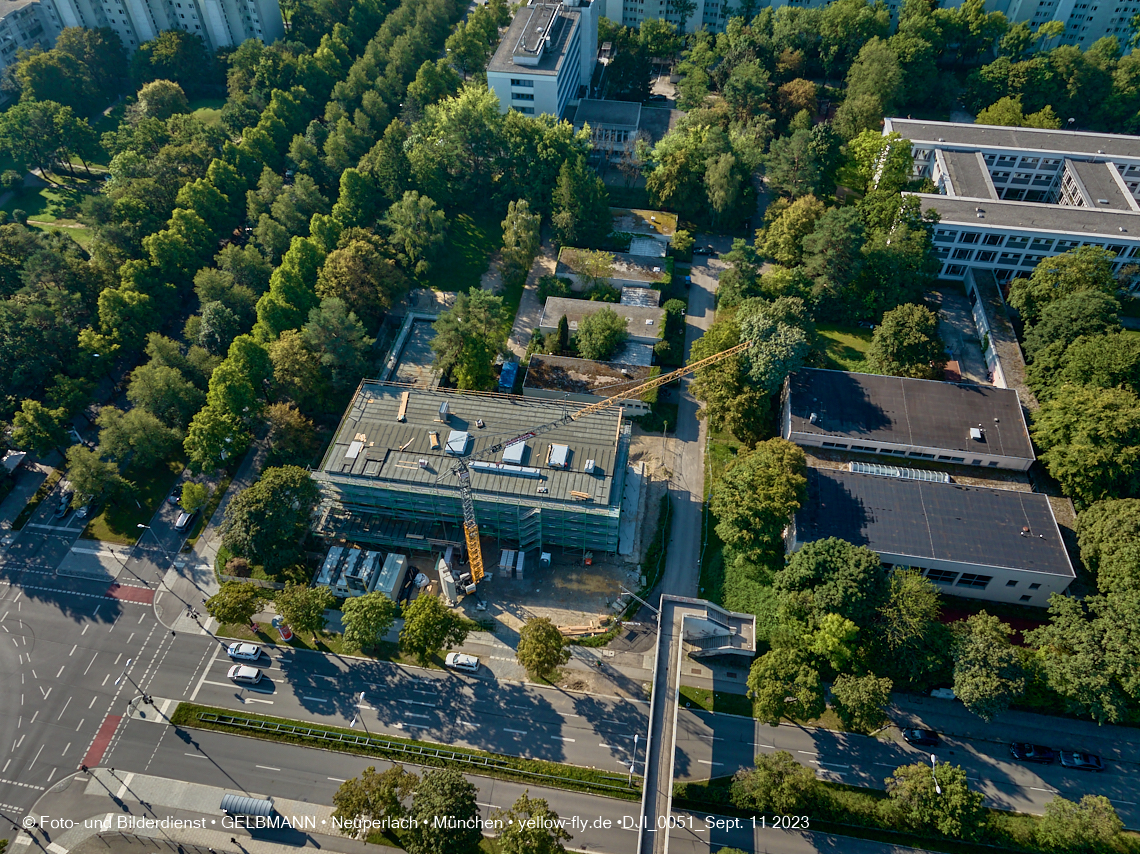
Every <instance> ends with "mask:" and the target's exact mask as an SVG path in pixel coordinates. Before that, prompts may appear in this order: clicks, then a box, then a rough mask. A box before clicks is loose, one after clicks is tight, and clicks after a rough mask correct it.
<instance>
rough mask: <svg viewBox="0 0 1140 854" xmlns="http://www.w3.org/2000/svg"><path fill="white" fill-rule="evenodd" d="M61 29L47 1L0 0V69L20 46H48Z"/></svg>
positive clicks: (9, 63)
mask: <svg viewBox="0 0 1140 854" xmlns="http://www.w3.org/2000/svg"><path fill="white" fill-rule="evenodd" d="M61 29H63V27H62V26H61V25H60V22H59V15H57V14H56V11H55V6H54V5H52V2H51V0H46V2H42V0H0V70H3V69H4V68H7V67H8V66H9V65H11V64H12V63H14V62H15V61H16V51H17V50H19V49H20V48H24V49H26V50H31V49H32V48H34V47H42V48H44V49H47V48H50V47H51V46H52V44H54V43H55V37H56V36H57V35H59V31H60V30H61Z"/></svg>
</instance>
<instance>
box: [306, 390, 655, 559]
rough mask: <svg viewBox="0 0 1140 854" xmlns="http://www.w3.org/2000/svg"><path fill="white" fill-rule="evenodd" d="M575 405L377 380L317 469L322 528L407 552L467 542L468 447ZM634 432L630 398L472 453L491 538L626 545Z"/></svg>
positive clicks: (591, 546)
mask: <svg viewBox="0 0 1140 854" xmlns="http://www.w3.org/2000/svg"><path fill="white" fill-rule="evenodd" d="M572 408H573V407H571V409H572ZM567 412H568V409H567V404H566V403H565V402H561V403H559V402H553V401H542V400H533V399H531V398H529V397H528V398H523V397H515V396H511V395H499V394H478V393H471V392H457V391H438V390H437V391H429V390H425V389H418V388H408V387H407V386H402V385H393V384H388V383H380V382H374V381H367V380H366V381H365V382H363V383H361V385H360V387H359V388H358V389H357V391H356V394H355V396H354V397H353V399H352V403H351V404H350V405H349V407H348V410H347V411H346V412H345V414H344V417H343V419H341V423H340V426H339V427H338V428H337V432H336V438H335V439H334V440H333V442H332V444H331V445H330V446H329V449H328V451H327V452H326V453H325V457H324V460H323V461H322V462H321V465H320V466H319V467H318V468H317V470H316V471H315V472H314V473H313V477H314V478H315V479H316V481H317V482H318V483H319V484H320V487H321V492H322V494H323V501H322V504H321V510H320V516H319V519H318V522H317V525H316V529H317V532H318V533H320V534H322V535H324V536H328V537H330V538H336V539H341V538H344V539H347V540H350V541H352V542H356V543H362V544H366V545H375V546H385V547H388V548H390V549H394V550H396V551H401V552H403V551H416V550H421V551H443V550H445V549H446V548H447V547H449V546H453V547H455V548H457V549H458V548H460V546H461V544H462V542H463V539H464V538H463V528H462V522H463V509H462V504H461V501H460V495H459V489H458V487H457V485H456V477H455V474H454V473H453V471H452V469H453V466H454V464H455V460H456V458H457V457H470V456H471V455H473V454H479V452H481V451H484V450H486V449H487V448H488V447H490V446H492V445H494V444H495V443H501V442H504V441H506V440H507V439H509V438H510V437H512V436H517V435H520V434H523V433H526V432H527V431H528V430H532V429H534V428H536V427H539V426H542V425H545V424H549V423H551V422H554V421H558V420H559V419H561V418H562V417H564V416H565V415H566V414H567ZM629 436H630V425H629V422H628V421H626V420H625V418H624V416H623V413H622V411H621V409H620V407H619V408H613V409H607V410H604V411H602V412H597V413H594V414H593V415H588V416H586V417H584V418H582V419H580V420H578V421H574V422H571V423H569V424H565V425H563V426H560V427H557V428H556V429H554V430H551V431H549V432H546V433H543V434H542V435H541V436H535V437H531V438H530V439H528V440H526V441H523V442H519V443H516V444H513V445H511V446H510V447H507V448H504V449H502V450H501V451H498V452H496V453H494V454H492V455H489V456H485V457H481V458H479V459H471V460H470V461H469V462H468V466H469V471H470V477H471V486H472V489H473V491H474V502H475V515H476V518H477V520H478V522H479V528H480V532H481V533H482V535H483V536H484V538H490V537H495V538H497V539H498V540H499V542H500V543H501V544H502V548H508V547H509V548H512V549H515V548H517V549H521V550H523V551H530V550H532V549H537V548H540V547H549V546H556V547H561V548H565V549H580V550H593V551H594V552H598V553H602V552H613V553H616V552H617V551H618V545H619V527H620V519H621V511H622V505H623V490H624V486H625V481H626V477H627V469H628V458H629ZM631 512H633V513H635V514H636V512H637V508H636V506H634V507H632V508H631Z"/></svg>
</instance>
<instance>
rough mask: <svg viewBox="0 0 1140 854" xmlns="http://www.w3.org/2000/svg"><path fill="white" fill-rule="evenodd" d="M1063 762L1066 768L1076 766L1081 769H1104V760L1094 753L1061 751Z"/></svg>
mask: <svg viewBox="0 0 1140 854" xmlns="http://www.w3.org/2000/svg"><path fill="white" fill-rule="evenodd" d="M1060 756H1061V764H1062V765H1063V766H1065V767H1066V768H1076V769H1078V770H1079V771H1103V770H1104V762H1103V761H1101V758H1100V757H1099V756H1095V755H1093V754H1092V753H1078V752H1077V751H1075V750H1062V751H1060Z"/></svg>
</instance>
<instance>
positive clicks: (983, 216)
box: [978, 213, 986, 219]
mask: <svg viewBox="0 0 1140 854" xmlns="http://www.w3.org/2000/svg"><path fill="white" fill-rule="evenodd" d="M985 218H986V215H985V214H984V213H980V214H978V219H985Z"/></svg>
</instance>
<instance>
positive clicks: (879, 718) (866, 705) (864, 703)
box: [831, 673, 894, 735]
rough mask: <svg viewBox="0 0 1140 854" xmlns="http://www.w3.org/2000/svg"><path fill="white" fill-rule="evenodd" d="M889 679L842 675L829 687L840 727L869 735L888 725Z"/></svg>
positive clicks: (872, 676) (890, 686)
mask: <svg viewBox="0 0 1140 854" xmlns="http://www.w3.org/2000/svg"><path fill="white" fill-rule="evenodd" d="M892 687H894V683H893V682H891V680H890V679H886V678H879V677H877V676H875V675H873V674H868V675H866V676H849V675H847V674H846V673H841V674H839V676H837V677H836V678H835V682H834V683H833V684H832V686H831V695H832V697H833V698H834V700H835V713H836V714H837V715H839V719H840V720H841V721H843V726H844V727H846V728H847V729H849V730H854V731H855V732H862V733H866V734H868V735H870V734H871V733H873V732H874V731H875V730H877V729H879V728H880V727H882V726H883V725H884V724H886V722H887V715H886V708H887V706H888V705H889V704H890V702H891V688H892Z"/></svg>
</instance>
